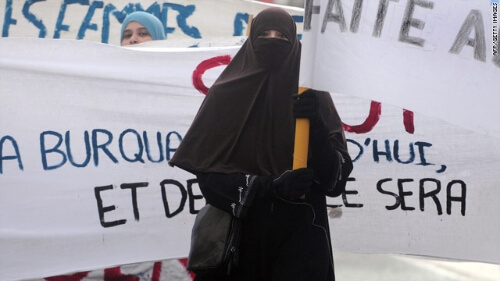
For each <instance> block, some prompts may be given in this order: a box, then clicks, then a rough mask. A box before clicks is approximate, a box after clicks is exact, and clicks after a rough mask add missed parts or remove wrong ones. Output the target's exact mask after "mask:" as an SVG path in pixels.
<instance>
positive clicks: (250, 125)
mask: <svg viewBox="0 0 500 281" xmlns="http://www.w3.org/2000/svg"><path fill="white" fill-rule="evenodd" d="M271 29H272V30H277V31H279V32H281V33H282V34H284V35H285V36H286V38H287V39H288V40H283V39H277V38H259V37H258V36H259V34H261V33H262V32H263V31H266V30H271ZM300 49H301V48H300V42H299V40H298V39H297V31H296V25H295V22H294V21H293V19H292V17H291V16H290V15H289V14H288V13H287V12H286V11H285V10H283V9H281V8H268V9H266V10H264V11H262V12H260V13H259V14H258V15H257V16H256V17H255V18H254V20H253V22H252V25H251V32H250V36H249V38H248V39H247V41H246V42H245V43H244V44H243V46H242V47H241V49H240V50H239V52H238V53H237V54H236V56H235V57H234V58H233V60H232V61H231V63H230V64H229V65H228V66H227V67H226V69H225V70H224V71H223V73H222V74H221V75H220V77H219V78H218V79H217V81H216V82H215V83H214V85H213V86H212V87H211V88H210V91H209V92H208V94H207V97H206V98H205V100H204V101H203V103H202V105H201V107H200V109H199V111H198V113H197V115H196V117H195V119H194V121H193V123H192V125H191V127H190V129H189V130H188V132H187V133H186V135H185V137H184V138H183V140H182V142H181V144H180V146H179V148H178V149H177V151H176V153H175V155H174V157H173V158H172V160H171V161H170V164H171V165H175V166H178V167H180V168H182V169H185V170H187V171H190V172H219V173H235V172H240V173H246V174H254V175H276V174H279V173H281V172H283V171H285V170H287V169H290V168H291V167H292V154H293V141H294V140H293V138H294V127H295V119H294V118H293V116H292V110H291V107H292V95H293V94H296V93H297V91H298V78H299V64H300Z"/></svg>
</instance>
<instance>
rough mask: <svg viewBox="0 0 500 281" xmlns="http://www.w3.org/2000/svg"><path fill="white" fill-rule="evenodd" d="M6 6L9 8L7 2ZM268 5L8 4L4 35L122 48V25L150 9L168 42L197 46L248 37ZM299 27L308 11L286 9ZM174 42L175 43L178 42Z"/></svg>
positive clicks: (183, 0) (25, 0)
mask: <svg viewBox="0 0 500 281" xmlns="http://www.w3.org/2000/svg"><path fill="white" fill-rule="evenodd" d="M3 3H4V4H3ZM265 7H266V4H263V3H260V2H257V1H246V0H203V1H196V0H156V1H155V0H140V1H139V0H136V1H133V0H72V1H65V0H50V1H45V0H42V1H39V0H36V1H33V0H5V1H2V4H0V23H1V24H2V37H38V38H55V39H83V40H89V41H95V42H102V43H110V44H113V45H120V42H119V41H120V29H121V23H122V22H123V20H124V19H125V17H126V16H127V15H128V14H130V13H132V12H134V11H147V12H149V13H152V14H154V15H155V16H156V17H158V18H159V19H160V21H161V22H162V23H163V26H164V28H165V32H166V40H167V41H168V42H172V44H179V42H176V41H178V40H182V41H181V42H183V43H185V44H189V45H185V46H186V47H187V46H197V45H198V44H199V43H200V42H204V41H207V40H211V39H213V38H219V37H223V38H228V37H231V36H244V35H246V32H247V26H248V20H249V17H250V16H253V15H256V14H257V13H258V12H259V11H260V10H262V9H263V8H265ZM285 8H286V10H287V11H288V12H289V13H290V14H291V15H292V16H293V17H294V19H295V21H296V22H298V23H299V28H300V26H301V22H302V14H303V9H300V8H295V7H285ZM173 39H175V40H173Z"/></svg>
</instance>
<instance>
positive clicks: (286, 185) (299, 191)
mask: <svg viewBox="0 0 500 281" xmlns="http://www.w3.org/2000/svg"><path fill="white" fill-rule="evenodd" d="M313 180H314V176H313V171H312V170H311V169H307V168H302V169H297V170H288V171H286V172H284V173H283V174H281V175H280V176H279V177H277V178H275V179H274V180H273V188H274V192H275V194H276V196H278V197H281V198H283V199H287V200H294V199H297V198H299V197H301V196H302V195H304V194H306V193H308V192H309V190H310V188H311V185H312V183H313Z"/></svg>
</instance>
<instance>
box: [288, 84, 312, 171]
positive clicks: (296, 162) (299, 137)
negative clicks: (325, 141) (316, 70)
mask: <svg viewBox="0 0 500 281" xmlns="http://www.w3.org/2000/svg"><path fill="white" fill-rule="evenodd" d="M305 90H307V88H304V87H300V88H299V95H300V94H302V93H303V92H304V91H305ZM309 126H310V124H309V119H307V118H297V120H296V121H295V142H294V148H293V166H292V168H293V169H294V170H297V169H300V168H306V167H307V154H308V150H309Z"/></svg>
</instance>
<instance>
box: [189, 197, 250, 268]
mask: <svg viewBox="0 0 500 281" xmlns="http://www.w3.org/2000/svg"><path fill="white" fill-rule="evenodd" d="M240 230H241V221H240V219H238V218H236V217H234V216H232V215H231V214H229V213H227V212H224V211H222V210H220V209H218V208H216V207H214V206H212V205H210V204H207V205H206V206H204V207H203V208H202V209H201V210H200V211H199V212H198V214H197V215H196V219H195V222H194V225H193V230H192V233H191V249H190V251H189V257H188V263H187V269H188V270H190V271H192V272H194V273H196V274H201V273H208V272H219V273H225V274H227V275H229V274H230V272H231V268H232V267H233V266H236V265H237V263H238V254H239V253H238V246H239V240H240Z"/></svg>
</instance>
